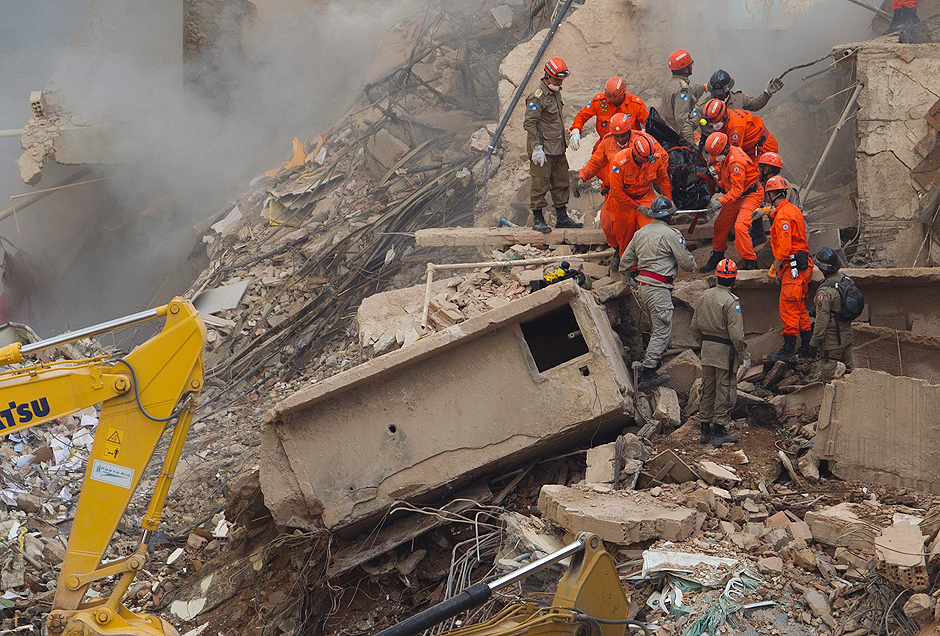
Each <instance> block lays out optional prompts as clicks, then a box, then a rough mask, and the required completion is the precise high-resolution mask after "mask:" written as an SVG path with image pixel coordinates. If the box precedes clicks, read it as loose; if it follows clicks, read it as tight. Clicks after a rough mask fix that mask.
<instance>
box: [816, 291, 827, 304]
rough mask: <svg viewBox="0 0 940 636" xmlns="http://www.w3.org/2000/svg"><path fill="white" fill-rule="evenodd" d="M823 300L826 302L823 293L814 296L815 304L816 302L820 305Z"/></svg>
mask: <svg viewBox="0 0 940 636" xmlns="http://www.w3.org/2000/svg"><path fill="white" fill-rule="evenodd" d="M824 300H826V295H825V294H824V293H822V292H819V293H818V294H816V302H817V303H821V302H822V301H824Z"/></svg>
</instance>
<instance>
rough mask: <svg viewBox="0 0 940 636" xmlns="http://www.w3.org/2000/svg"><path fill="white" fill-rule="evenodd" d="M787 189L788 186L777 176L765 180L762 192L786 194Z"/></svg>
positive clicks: (785, 181)
mask: <svg viewBox="0 0 940 636" xmlns="http://www.w3.org/2000/svg"><path fill="white" fill-rule="evenodd" d="M789 189H790V184H789V183H787V180H786V179H784V178H783V177H781V176H780V175H779V174H778V175H776V176H773V177H771V178H769V179H767V183H765V184H764V192H766V193H768V194H769V193H771V192H781V191H782V192H786V191H788V190H789Z"/></svg>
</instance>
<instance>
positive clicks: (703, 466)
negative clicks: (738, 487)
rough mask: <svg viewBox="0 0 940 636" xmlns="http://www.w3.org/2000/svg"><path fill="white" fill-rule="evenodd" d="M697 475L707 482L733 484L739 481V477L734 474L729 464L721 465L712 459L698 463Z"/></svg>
mask: <svg viewBox="0 0 940 636" xmlns="http://www.w3.org/2000/svg"><path fill="white" fill-rule="evenodd" d="M698 467H699V475H701V476H702V479H704V480H705V481H707V482H708V483H709V484H724V485H732V486H733V485H734V484H737V483H740V482H741V478H740V477H738V476H737V475H735V474H734V469H732V468H731V467H730V466H721V465H719V464H716V463H715V462H713V461H708V460H706V461H701V462H699V463H698Z"/></svg>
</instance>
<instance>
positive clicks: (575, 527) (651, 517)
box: [538, 484, 696, 544]
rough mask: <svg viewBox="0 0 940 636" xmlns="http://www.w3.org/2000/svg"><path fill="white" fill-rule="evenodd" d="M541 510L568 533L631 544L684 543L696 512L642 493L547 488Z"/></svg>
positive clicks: (691, 529)
mask: <svg viewBox="0 0 940 636" xmlns="http://www.w3.org/2000/svg"><path fill="white" fill-rule="evenodd" d="M538 506H539V510H541V511H542V514H543V515H545V516H546V517H548V518H549V519H551V520H553V521H555V522H556V523H558V524H559V525H561V526H562V527H564V528H565V529H566V530H568V531H569V532H574V533H577V532H593V533H595V534H597V535H598V536H600V537H601V538H602V539H603V540H604V541H610V542H612V543H618V544H630V543H636V542H638V541H646V540H648V539H658V538H662V539H667V540H669V541H681V540H682V539H686V538H688V537H689V536H690V535H691V534H692V532H693V531H694V530H695V515H696V513H695V511H694V510H690V509H688V508H684V507H682V506H677V505H670V504H667V503H664V502H661V501H658V500H656V499H654V498H653V497H652V496H650V495H649V494H647V493H645V492H642V491H623V490H618V491H611V492H598V491H597V490H594V489H590V488H578V487H575V488H570V487H567V486H556V485H551V484H548V485H545V486H542V490H541V492H540V493H539V501H538Z"/></svg>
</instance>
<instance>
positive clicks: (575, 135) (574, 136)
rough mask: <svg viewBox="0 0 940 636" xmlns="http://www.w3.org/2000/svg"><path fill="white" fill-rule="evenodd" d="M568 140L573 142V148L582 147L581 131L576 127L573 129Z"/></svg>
mask: <svg viewBox="0 0 940 636" xmlns="http://www.w3.org/2000/svg"><path fill="white" fill-rule="evenodd" d="M568 141H569V142H570V143H571V149H572V150H577V149H578V148H580V147H581V131H580V130H578V129H577V128H575V129H574V130H572V131H571V136H570V137H568Z"/></svg>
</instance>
